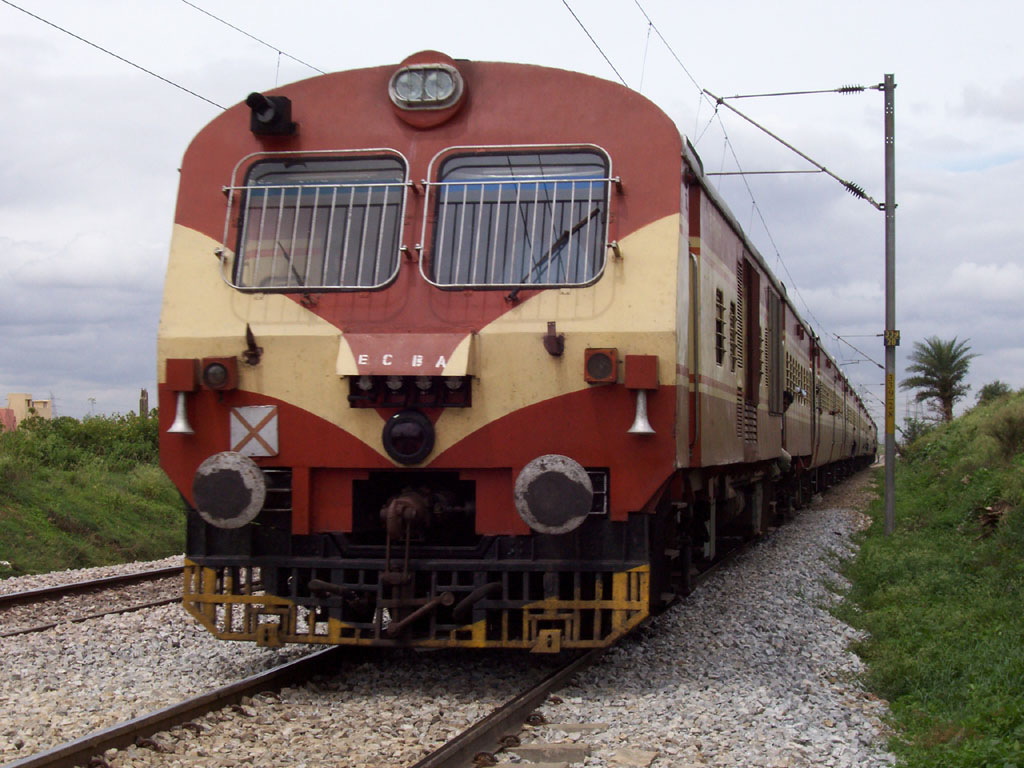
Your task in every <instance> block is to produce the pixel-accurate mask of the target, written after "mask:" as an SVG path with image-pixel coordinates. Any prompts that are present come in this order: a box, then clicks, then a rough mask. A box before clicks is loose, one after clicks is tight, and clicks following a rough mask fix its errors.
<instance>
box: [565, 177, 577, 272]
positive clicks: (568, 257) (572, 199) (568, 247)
mask: <svg viewBox="0 0 1024 768" xmlns="http://www.w3.org/2000/svg"><path fill="white" fill-rule="evenodd" d="M575 211H576V184H575V183H574V184H572V185H571V186H570V188H569V221H570V222H572V221H575V217H574V215H573V214H574V213H575ZM570 226H572V225H571V224H570ZM567 231H569V242H568V243H566V244H565V280H563V281H562V282H564V283H568V282H569V268H570V267H571V266H572V236H573V232H572V231H571V230H567Z"/></svg>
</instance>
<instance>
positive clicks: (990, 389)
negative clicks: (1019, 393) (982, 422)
mask: <svg viewBox="0 0 1024 768" xmlns="http://www.w3.org/2000/svg"><path fill="white" fill-rule="evenodd" d="M1012 391H1013V390H1012V389H1010V385H1009V384H1007V383H1006V382H1005V381H1000V380H999V379H996V380H995V381H990V382H989V383H988V384H986V385H985V386H983V387H982V388H981V389H980V390H979V391H978V405H985V403H991V402H992V401H993V400H998V399H999V398H1000V397H1002V396H1003V395H1008V394H1010V393H1011V392H1012Z"/></svg>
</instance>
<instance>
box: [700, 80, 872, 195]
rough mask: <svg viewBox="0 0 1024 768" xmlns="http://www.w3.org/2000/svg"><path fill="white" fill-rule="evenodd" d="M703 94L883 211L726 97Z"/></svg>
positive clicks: (846, 182) (862, 193)
mask: <svg viewBox="0 0 1024 768" xmlns="http://www.w3.org/2000/svg"><path fill="white" fill-rule="evenodd" d="M831 92H832V93H834V92H835V91H831ZM704 93H706V94H707V95H708V96H710V97H711V98H713V99H714V100H715V103H716V104H720V105H722V106H724V107H726V108H727V109H731V110H732V111H733V112H735V113H736V114H737V115H739V116H740V117H742V118H743V119H744V120H746V121H747V122H748V123H750V124H751V125H752V126H754V127H755V128H757V129H758V130H760V131H763V132H764V133H766V134H768V135H769V136H771V137H772V138H773V139H775V140H776V141H777V142H779V143H780V144H781V145H782V146H784V147H786V149H789V150H790V151H792V152H795V153H796V154H798V155H799V156H800V157H802V158H803V159H804V160H806V161H807V162H808V163H810V164H811V165H813V166H814V167H815V168H817V169H818V170H819V171H821V172H822V173H824V174H827V175H829V176H831V177H832V178H833V179H835V180H836V181H838V182H839V183H840V184H842V185H843V186H844V187H846V190H847V191H848V192H849V193H850V194H851V195H853V196H854V197H859V198H861V199H862V200H867V201H868V202H869V203H871V205H873V206H874V207H875V208H877V209H878V210H880V211H881V210H884V209H885V205H884V204H883V203H879V202H878V201H877V200H875V199H874V198H873V197H871V195H869V194H868V193H867V192H865V191H864V189H863V188H862V187H860V186H859V185H857V184H854V183H853V182H852V181H847V180H846V179H844V178H842V177H840V176H837V175H836V174H834V173H833V172H832V171H830V170H829V169H828V168H826V167H825V166H824V165H822V164H821V163H819V162H818V161H817V160H815V159H814V158H812V157H810V156H809V155H807V154H806V153H804V152H801V151H800V150H799V149H797V148H796V147H794V146H793V145H792V144H790V143H789V142H788V141H786V140H785V139H783V138H781V137H779V136H777V135H776V134H774V133H772V132H771V131H769V130H768V129H767V128H765V127H764V126H763V125H761V124H760V123H758V122H757V121H756V120H754V119H753V118H751V117H748V116H747V115H745V114H743V113H742V112H740V111H739V110H738V109H736V107H734V106H732V104H727V103H726V98H727V97H723V96H716V95H715V94H713V93H712V92H711V91H709V90H708V89H707V88H705V89H704ZM794 93H796V92H795V91H794ZM809 93H811V91H809ZM759 95H770V94H759Z"/></svg>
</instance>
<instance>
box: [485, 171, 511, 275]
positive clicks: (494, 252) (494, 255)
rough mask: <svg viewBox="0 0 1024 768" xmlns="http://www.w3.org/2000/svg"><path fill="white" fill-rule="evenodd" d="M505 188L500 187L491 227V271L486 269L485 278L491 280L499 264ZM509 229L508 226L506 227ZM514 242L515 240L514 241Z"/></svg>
mask: <svg viewBox="0 0 1024 768" xmlns="http://www.w3.org/2000/svg"><path fill="white" fill-rule="evenodd" d="M504 189H505V186H504V185H502V186H499V187H498V202H497V203H495V204H494V210H495V211H496V214H497V215H496V216H495V217H494V218H495V221H494V226H493V227H491V229H492V231H493V233H494V236H493V237H492V238H491V271H490V275H488V273H487V271H486V270H485V271H484V280H487V279H488V277H490V282H493V280H494V270H495V268H496V267H497V266H498V264H497V261H498V230H499V229H500V227H499V224H500V223H501V193H502V191H503V190H504ZM506 229H507V227H506ZM513 242H514V241H513Z"/></svg>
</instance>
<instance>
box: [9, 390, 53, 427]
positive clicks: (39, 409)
mask: <svg viewBox="0 0 1024 768" xmlns="http://www.w3.org/2000/svg"><path fill="white" fill-rule="evenodd" d="M32 415H35V416H40V417H42V418H44V419H52V418H53V401H52V400H35V399H33V398H32V395H29V394H26V393H24V392H15V393H14V394H10V395H7V407H6V408H0V429H8V430H10V429H14V428H15V427H17V426H18V423H19V422H21V421H23V420H24V419H27V418H28V417H29V416H32Z"/></svg>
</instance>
